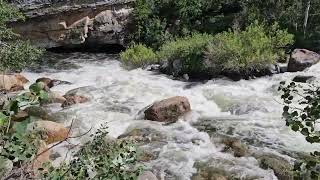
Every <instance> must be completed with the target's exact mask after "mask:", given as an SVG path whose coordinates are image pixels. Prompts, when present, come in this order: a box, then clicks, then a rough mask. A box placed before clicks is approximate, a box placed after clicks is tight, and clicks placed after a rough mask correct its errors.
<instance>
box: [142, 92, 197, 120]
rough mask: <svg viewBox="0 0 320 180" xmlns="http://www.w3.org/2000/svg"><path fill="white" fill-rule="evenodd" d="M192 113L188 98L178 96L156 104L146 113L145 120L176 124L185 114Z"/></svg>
mask: <svg viewBox="0 0 320 180" xmlns="http://www.w3.org/2000/svg"><path fill="white" fill-rule="evenodd" d="M189 111H191V106H190V103H189V100H188V99H187V98H186V97H181V96H176V97H171V98H168V99H164V100H162V101H159V102H155V103H154V104H153V105H152V106H151V107H149V108H148V109H147V110H146V111H145V112H144V114H145V118H146V119H148V120H152V121H158V122H175V121H177V120H178V118H179V117H180V116H182V115H184V114H185V113H187V112H189Z"/></svg>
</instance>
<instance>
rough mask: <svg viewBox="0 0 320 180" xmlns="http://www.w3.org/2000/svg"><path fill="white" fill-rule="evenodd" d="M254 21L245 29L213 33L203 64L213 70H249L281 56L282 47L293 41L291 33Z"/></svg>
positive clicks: (259, 68)
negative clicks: (213, 36) (214, 34)
mask: <svg viewBox="0 0 320 180" xmlns="http://www.w3.org/2000/svg"><path fill="white" fill-rule="evenodd" d="M278 28H279V26H278V25H277V24H275V25H273V26H272V27H271V28H266V27H265V26H264V25H261V24H258V23H257V22H255V23H253V24H251V25H250V26H249V27H247V28H246V30H244V31H239V30H234V31H228V32H223V33H220V34H218V35H216V36H215V38H214V39H213V41H212V42H211V43H210V44H209V45H208V48H207V50H206V64H207V65H208V67H210V69H211V70H212V71H215V72H237V73H244V74H246V73H250V72H251V71H253V70H263V69H265V68H266V67H267V66H268V65H270V64H273V63H275V62H276V61H277V60H280V59H283V58H284V56H285V46H286V45H287V44H291V43H293V35H291V34H289V33H287V32H286V31H285V30H279V29H278Z"/></svg>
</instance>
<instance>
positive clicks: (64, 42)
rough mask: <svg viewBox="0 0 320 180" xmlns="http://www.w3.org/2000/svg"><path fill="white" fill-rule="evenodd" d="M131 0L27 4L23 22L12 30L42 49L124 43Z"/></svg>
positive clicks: (24, 9)
mask: <svg viewBox="0 0 320 180" xmlns="http://www.w3.org/2000/svg"><path fill="white" fill-rule="evenodd" d="M133 1H134V0H111V1H100V2H99V1H97V2H88V1H87V2H82V3H79V4H77V2H72V3H71V2H68V3H67V2H65V3H55V4H49V5H47V4H43V5H39V6H34V5H30V6H28V5H26V6H25V7H23V8H22V10H23V11H24V14H25V15H26V21H24V22H12V24H11V26H12V27H13V29H14V30H15V31H16V32H17V33H19V34H21V35H23V36H22V37H23V38H25V39H29V40H30V41H31V42H32V43H33V44H34V45H36V46H38V47H43V48H54V47H75V46H77V45H99V44H100V45H105V44H109V45H110V44H117V45H124V43H125V39H124V38H125V37H127V35H126V34H127V30H128V28H127V26H128V24H129V23H130V17H131V16H130V13H131V12H132V2H133Z"/></svg>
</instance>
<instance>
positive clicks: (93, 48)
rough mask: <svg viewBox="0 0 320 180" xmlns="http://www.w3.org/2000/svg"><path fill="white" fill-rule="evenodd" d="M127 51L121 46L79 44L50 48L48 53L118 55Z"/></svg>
mask: <svg viewBox="0 0 320 180" xmlns="http://www.w3.org/2000/svg"><path fill="white" fill-rule="evenodd" d="M123 50H125V47H124V46H122V45H120V44H103V45H102V44H101V45H98V44H94V45H90V44H79V45H74V46H72V47H69V46H61V47H54V48H49V49H47V51H49V52H54V53H72V52H88V53H106V54H118V53H120V52H121V51H123Z"/></svg>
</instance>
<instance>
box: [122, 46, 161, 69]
mask: <svg viewBox="0 0 320 180" xmlns="http://www.w3.org/2000/svg"><path fill="white" fill-rule="evenodd" d="M120 58H121V61H122V62H124V63H125V64H126V65H129V66H133V67H141V66H142V67H144V66H146V65H149V64H152V63H156V62H157V55H156V54H155V53H154V52H153V50H152V49H150V48H147V47H146V46H144V45H143V44H134V45H132V46H131V47H129V48H128V49H127V50H126V51H125V52H122V53H121V54H120Z"/></svg>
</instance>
